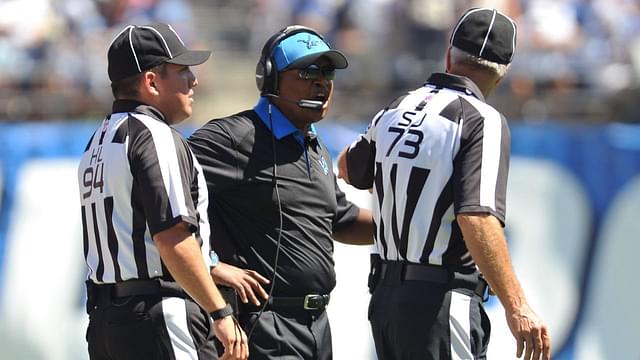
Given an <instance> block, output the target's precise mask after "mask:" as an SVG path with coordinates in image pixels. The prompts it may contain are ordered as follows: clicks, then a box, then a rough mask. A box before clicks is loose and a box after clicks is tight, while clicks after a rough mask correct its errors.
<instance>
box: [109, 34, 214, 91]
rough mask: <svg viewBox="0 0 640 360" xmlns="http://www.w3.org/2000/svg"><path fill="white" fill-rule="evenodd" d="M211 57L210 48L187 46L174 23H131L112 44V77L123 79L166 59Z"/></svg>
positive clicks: (200, 60) (193, 62)
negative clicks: (190, 47) (172, 25)
mask: <svg viewBox="0 0 640 360" xmlns="http://www.w3.org/2000/svg"><path fill="white" fill-rule="evenodd" d="M209 56H211V51H205V50H199V51H195V50H189V49H187V48H186V47H185V45H184V43H183V42H182V39H180V36H178V33H176V31H175V30H174V29H173V28H172V27H171V25H167V24H153V25H141V26H137V25H129V26H127V27H126V28H124V29H123V30H122V31H121V32H120V33H118V35H116V37H115V38H114V39H113V41H112V42H111V46H109V52H108V56H107V58H108V61H109V65H108V68H109V69H108V71H109V79H111V81H112V82H114V81H118V80H122V79H124V78H127V77H129V76H132V75H135V74H139V73H141V72H143V71H145V70H149V69H151V68H153V67H154V66H157V65H160V64H162V63H165V62H167V63H171V64H178V65H189V66H191V65H199V64H202V63H203V62H205V61H207V59H209Z"/></svg>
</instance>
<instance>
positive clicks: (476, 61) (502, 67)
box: [451, 46, 511, 78]
mask: <svg viewBox="0 0 640 360" xmlns="http://www.w3.org/2000/svg"><path fill="white" fill-rule="evenodd" d="M451 63H452V64H459V65H463V64H465V65H471V66H475V67H479V68H481V69H484V70H486V71H489V72H491V73H493V74H495V75H496V76H498V77H500V78H502V77H504V76H505V75H506V73H507V70H509V66H510V65H511V64H498V63H496V62H493V61H489V60H486V59H482V58H479V57H477V56H475V55H471V54H469V53H468V52H466V51H464V50H460V49H458V48H457V47H455V46H452V47H451Z"/></svg>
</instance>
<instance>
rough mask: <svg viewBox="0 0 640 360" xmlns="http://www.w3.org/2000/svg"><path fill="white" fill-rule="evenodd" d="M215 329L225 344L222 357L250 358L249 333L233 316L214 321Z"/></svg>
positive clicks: (219, 338)
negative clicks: (245, 331) (247, 333)
mask: <svg viewBox="0 0 640 360" xmlns="http://www.w3.org/2000/svg"><path fill="white" fill-rule="evenodd" d="M213 331H214V333H215V334H216V337H217V338H218V340H220V342H221V343H222V345H223V346H224V355H223V356H222V357H221V359H237V360H245V359H247V358H249V342H248V341H247V335H246V334H245V333H244V331H243V330H242V328H241V327H240V324H238V323H237V322H236V320H235V319H234V318H233V316H225V317H223V318H222V319H219V320H216V321H214V322H213Z"/></svg>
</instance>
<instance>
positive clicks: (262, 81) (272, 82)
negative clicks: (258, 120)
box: [256, 25, 324, 95]
mask: <svg viewBox="0 0 640 360" xmlns="http://www.w3.org/2000/svg"><path fill="white" fill-rule="evenodd" d="M302 32H306V33H310V34H313V35H316V36H317V37H319V38H320V39H322V40H324V38H323V37H322V35H320V34H318V32H316V31H315V30H313V29H312V28H309V27H306V26H302V25H291V26H287V27H286V28H284V29H282V30H280V31H278V32H277V33H275V34H274V35H273V36H271V37H270V38H269V40H267V42H266V43H265V44H264V47H263V48H262V52H261V53H260V59H259V60H258V64H257V65H256V86H257V87H258V90H260V95H268V94H272V95H277V93H278V70H277V68H276V64H275V61H274V60H273V50H274V49H275V48H276V47H277V46H278V45H279V44H280V43H281V42H282V41H283V40H284V39H286V38H288V37H289V36H293V35H295V34H298V33H302Z"/></svg>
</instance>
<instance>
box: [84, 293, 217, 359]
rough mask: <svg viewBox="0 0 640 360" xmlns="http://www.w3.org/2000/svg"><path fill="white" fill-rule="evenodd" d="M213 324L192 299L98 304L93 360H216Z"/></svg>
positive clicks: (92, 326)
mask: <svg viewBox="0 0 640 360" xmlns="http://www.w3.org/2000/svg"><path fill="white" fill-rule="evenodd" d="M211 322H212V320H211V318H210V317H209V315H208V314H207V313H206V312H205V311H204V310H202V309H201V308H200V307H199V306H198V305H197V304H196V303H195V302H193V300H191V299H183V298H180V297H165V298H163V297H162V296H160V295H140V296H129V297H123V298H115V299H104V298H103V299H96V304H95V306H94V307H92V309H91V310H90V311H89V327H88V328H87V342H88V345H89V357H90V358H91V360H129V359H131V360H140V359H154V360H155V359H161V360H183V359H195V360H197V359H202V360H204V359H218V356H217V353H216V350H215V346H214V342H213V339H214V334H213V329H212V324H211Z"/></svg>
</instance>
